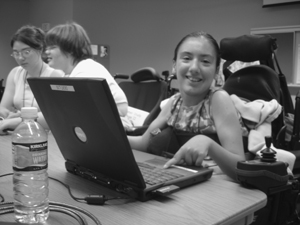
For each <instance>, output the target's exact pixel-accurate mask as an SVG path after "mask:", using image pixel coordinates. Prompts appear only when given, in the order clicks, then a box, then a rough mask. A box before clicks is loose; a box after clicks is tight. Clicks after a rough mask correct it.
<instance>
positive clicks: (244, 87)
mask: <svg viewBox="0 0 300 225" xmlns="http://www.w3.org/2000/svg"><path fill="white" fill-rule="evenodd" d="M223 89H224V90H225V91H227V92H228V94H229V95H232V94H235V95H237V96H238V97H240V98H244V99H247V100H249V101H255V100H258V99H261V100H264V101H271V100H272V99H276V100H277V101H278V102H280V98H281V92H280V82H279V79H278V76H277V74H276V72H275V71H274V70H272V69H271V68H269V67H267V66H265V65H253V66H249V67H245V68H243V69H240V70H238V71H236V72H235V73H233V74H232V75H231V76H229V77H228V79H227V80H226V82H225V84H224V86H223ZM283 126H284V120H283V113H281V115H280V116H279V117H278V118H276V119H275V120H274V121H273V122H272V136H273V140H274V141H275V140H276V136H277V134H278V133H279V131H280V129H281V128H282V127H283Z"/></svg>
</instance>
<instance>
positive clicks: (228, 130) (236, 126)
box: [165, 91, 245, 179]
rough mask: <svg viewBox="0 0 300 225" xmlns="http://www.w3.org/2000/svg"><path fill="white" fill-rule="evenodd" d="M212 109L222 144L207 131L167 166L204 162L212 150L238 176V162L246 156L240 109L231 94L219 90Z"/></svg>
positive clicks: (225, 169) (221, 164)
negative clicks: (208, 134) (238, 110)
mask: <svg viewBox="0 0 300 225" xmlns="http://www.w3.org/2000/svg"><path fill="white" fill-rule="evenodd" d="M211 110H212V112H211V114H212V116H213V119H214V123H215V127H216V131H217V135H218V137H219V140H220V143H221V145H219V144H218V143H217V142H215V141H213V140H212V139H210V138H209V137H207V136H205V135H201V134H199V135H196V136H194V137H193V138H191V139H190V140H189V141H188V142H186V143H185V144H184V145H183V146H182V147H181V148H180V149H179V150H178V151H177V153H176V154H175V155H174V157H173V158H172V159H171V160H169V161H168V162H167V163H166V165H165V167H169V166H170V165H173V164H187V165H196V166H201V164H202V162H203V159H204V158H205V157H206V155H207V154H208V155H209V156H211V157H212V158H213V160H214V161H215V162H216V163H217V164H218V166H219V167H220V168H221V169H222V171H223V172H224V173H225V174H227V175H228V176H229V177H231V178H232V179H236V173H235V168H236V165H237V162H238V161H241V160H244V159H245V155H244V148H243V141H242V131H241V126H240V123H239V120H238V116H237V112H236V109H235V107H234V105H233V103H232V101H231V99H230V97H229V95H228V94H227V93H226V92H223V91H219V92H216V93H215V94H214V95H213V97H212V103H211Z"/></svg>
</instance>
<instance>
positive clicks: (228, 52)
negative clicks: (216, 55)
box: [220, 35, 277, 62]
mask: <svg viewBox="0 0 300 225" xmlns="http://www.w3.org/2000/svg"><path fill="white" fill-rule="evenodd" d="M275 49H277V44H276V38H273V37H271V36H270V35H243V36H239V37H231V38H224V39H222V40H221V41H220V51H221V58H222V59H225V60H229V61H230V60H231V61H235V60H237V61H242V62H253V61H257V60H268V59H271V58H272V53H273V51H274V50H275Z"/></svg>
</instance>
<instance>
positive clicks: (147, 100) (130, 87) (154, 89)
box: [119, 81, 165, 112]
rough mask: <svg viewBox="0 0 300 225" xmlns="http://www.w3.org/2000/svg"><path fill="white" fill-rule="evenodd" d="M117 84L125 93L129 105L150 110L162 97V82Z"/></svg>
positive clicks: (163, 84)
mask: <svg viewBox="0 0 300 225" xmlns="http://www.w3.org/2000/svg"><path fill="white" fill-rule="evenodd" d="M119 86H120V87H121V88H122V90H123V91H124V93H125V94H126V97H127V100H128V104H129V106H131V107H134V108H138V109H141V110H144V111H147V112H150V111H151V110H152V109H153V108H154V106H155V105H156V104H157V102H158V101H161V100H163V99H164V97H165V94H164V93H163V92H164V86H165V83H164V82H160V81H155V82H141V83H134V82H121V83H119Z"/></svg>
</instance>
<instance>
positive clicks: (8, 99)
mask: <svg viewBox="0 0 300 225" xmlns="http://www.w3.org/2000/svg"><path fill="white" fill-rule="evenodd" d="M16 71H17V67H16V68H14V69H12V71H11V72H10V73H9V74H8V76H7V81H6V85H5V90H4V93H3V97H2V100H1V103H0V116H2V117H4V118H6V117H7V116H8V114H9V112H10V111H13V109H14V107H13V106H14V105H13V98H14V95H15V83H14V76H15V74H16Z"/></svg>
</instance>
